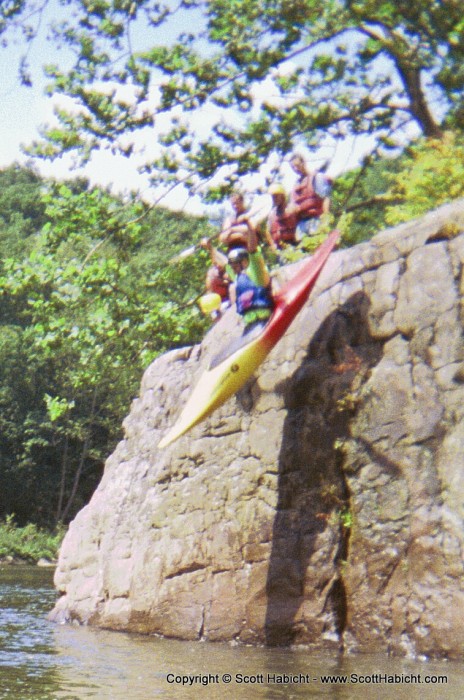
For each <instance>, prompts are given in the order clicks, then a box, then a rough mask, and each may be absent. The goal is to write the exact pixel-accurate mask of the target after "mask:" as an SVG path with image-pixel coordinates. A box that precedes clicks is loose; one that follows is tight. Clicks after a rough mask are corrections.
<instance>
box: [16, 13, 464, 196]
mask: <svg viewBox="0 0 464 700" xmlns="http://www.w3.org/2000/svg"><path fill="white" fill-rule="evenodd" d="M50 2H51V0H48V2H47V0H42V3H40V7H46V6H47V5H48V4H49V3H50ZM34 4H35V3H34V2H33V0H22V1H21V0H16V1H14V0H11V2H10V3H8V4H7V6H8V7H9V8H10V9H9V11H7V12H6V13H5V11H3V15H4V25H3V27H4V34H5V36H7V33H8V31H11V29H12V27H13V22H14V24H15V26H18V25H19V23H20V22H21V20H22V21H23V22H26V19H25V18H26V15H27V13H29V15H30V14H31V7H33V6H34ZM66 7H67V8H72V10H73V11H74V14H72V13H71V12H70V11H69V10H68V13H67V14H66V16H65V17H64V19H63V20H62V21H61V22H60V23H57V24H55V27H54V37H55V39H56V41H60V42H61V43H62V44H63V45H66V46H67V47H68V48H69V49H70V50H71V51H72V52H73V54H74V56H75V59H74V61H73V64H72V67H71V68H70V69H64V68H63V67H59V66H56V65H55V66H48V68H47V74H48V76H49V77H50V78H51V80H52V84H51V85H52V86H51V88H50V90H51V91H54V92H56V93H62V94H64V95H67V96H70V97H71V98H72V99H73V101H74V109H71V110H69V109H68V110H67V109H64V108H60V110H59V112H58V115H57V116H58V124H57V125H56V126H53V127H51V128H49V129H47V130H46V131H45V132H44V138H45V141H44V142H42V143H41V144H36V146H35V149H34V151H35V153H37V154H40V155H41V156H43V157H54V156H56V155H58V154H61V153H63V152H73V153H74V154H79V156H80V158H81V159H82V160H83V161H85V160H87V159H88V158H90V157H91V154H92V152H93V151H94V150H95V149H98V148H103V147H108V148H111V149H114V150H119V152H121V153H124V154H125V155H131V154H132V152H133V146H134V140H136V139H134V138H133V136H135V133H136V132H138V131H141V130H143V131H145V135H146V138H150V137H151V138H153V136H152V133H151V132H152V130H153V127H155V129H156V128H157V125H158V122H159V121H161V117H162V115H163V113H165V114H168V115H170V117H171V122H170V126H169V128H167V127H166V128H165V130H164V132H163V133H162V132H160V131H158V132H156V133H157V136H158V138H159V141H160V148H161V152H160V154H159V155H158V157H155V158H153V159H152V160H151V161H149V162H147V163H145V164H144V167H145V169H146V171H148V172H150V173H151V176H152V178H153V181H154V182H157V183H163V184H166V183H176V182H183V183H184V184H185V185H186V186H187V188H189V190H190V191H196V190H197V188H201V187H203V188H206V189H205V190H204V192H205V196H206V194H207V195H208V196H210V197H213V198H217V197H220V196H223V194H224V184H225V186H226V187H227V186H229V185H230V182H232V181H234V179H235V178H237V177H240V176H241V175H243V174H246V173H248V172H254V171H257V170H258V169H259V168H260V166H261V164H262V163H263V162H264V161H265V160H266V159H267V158H268V157H269V156H270V155H271V154H273V153H277V154H285V153H287V152H288V151H290V150H291V149H292V148H293V147H294V146H295V145H297V144H298V143H301V142H304V143H305V144H307V145H309V146H310V147H316V146H317V145H318V144H320V143H321V141H323V140H324V139H327V138H331V139H335V140H337V139H341V138H345V137H346V136H347V135H348V134H354V135H356V134H373V135H375V136H376V138H377V139H382V140H383V141H384V142H385V144H387V145H392V137H393V136H394V135H395V134H398V135H400V136H401V138H400V141H403V142H404V139H405V138H406V137H407V136H408V135H411V133H412V132H411V129H410V127H411V125H412V126H413V127H414V132H413V133H414V134H416V135H417V134H423V135H425V136H432V137H440V136H441V133H442V122H443V119H444V118H445V119H446V120H447V123H448V125H454V126H457V127H459V128H462V125H463V124H464V97H463V95H464V91H463V87H464V69H463V57H464V21H463V19H462V3H461V1H460V0H443V1H442V2H436V1H435V0H422V2H420V3H411V2H410V1H408V2H406V1H403V0H398V1H396V2H391V1H390V0H328V1H327V2H324V3H321V2H319V0H233V1H231V2H228V3H224V2H223V0H211V1H208V2H205V1H204V0H181V2H180V3H179V4H176V6H175V7H176V9H173V6H172V5H171V3H166V4H165V5H162V4H160V3H159V2H155V1H154V0H118V2H113V1H110V0H69V1H68V2H67V3H66ZM186 15H188V16H189V18H190V21H189V19H187V20H186V19H185V16H186ZM175 23H180V24H181V25H182V26H183V27H185V31H183V32H182V34H181V36H180V37H179V38H178V40H177V41H173V42H168V43H169V45H168V43H167V42H166V39H165V38H164V37H165V36H166V35H168V36H172V25H173V24H175ZM26 32H27V33H28V35H33V33H34V30H33V28H31V22H29V26H28V28H27V29H26ZM157 32H158V34H157ZM147 36H149V37H151V36H153V40H152V41H151V40H150V41H146V40H145V37H147ZM142 37H143V39H142ZM284 65H285V71H283V70H282V68H283V66H284ZM22 67H23V69H24V64H23V66H22ZM23 72H24V70H23ZM122 86H124V89H122ZM263 92H264V96H263ZM270 92H271V93H272V94H270ZM260 95H261V96H260ZM437 105H438V106H437ZM197 113H198V114H200V115H205V119H204V120H203V124H204V122H205V120H206V122H208V123H209V128H208V133H207V134H206V135H205V133H204V129H203V133H202V129H201V128H198V124H197V125H195V123H194V122H195V118H197V117H196V115H197ZM211 114H212V115H213V117H212V119H211V120H210V116H211ZM187 117H192V118H193V121H192V120H191V121H190V123H189V119H188V118H187ZM197 119H198V118H197ZM408 129H409V131H408ZM147 132H148V135H147ZM131 135H132V136H131ZM395 143H398V142H397V141H396V142H395ZM218 172H219V173H220V174H221V175H222V178H221V179H220V180H218V181H214V180H213V181H212V178H214V176H215V175H217V173H218Z"/></svg>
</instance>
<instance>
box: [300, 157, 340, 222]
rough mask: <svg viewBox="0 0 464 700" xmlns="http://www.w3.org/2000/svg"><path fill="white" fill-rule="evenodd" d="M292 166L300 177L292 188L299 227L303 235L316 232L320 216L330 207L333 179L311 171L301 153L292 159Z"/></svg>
mask: <svg viewBox="0 0 464 700" xmlns="http://www.w3.org/2000/svg"><path fill="white" fill-rule="evenodd" d="M290 167H291V168H292V170H293V171H294V172H295V173H296V174H297V176H298V179H297V181H296V183H295V185H294V187H293V189H292V193H291V202H292V205H293V207H294V208H295V211H296V213H297V215H298V229H299V231H300V232H301V234H302V235H310V234H312V233H314V232H315V231H316V229H317V227H318V225H319V221H320V217H321V216H322V215H323V214H325V213H327V212H328V211H329V209H330V192H331V190H332V181H331V180H330V178H328V177H327V176H326V175H324V173H322V172H311V171H310V170H308V168H307V165H306V162H305V160H304V158H303V156H301V155H300V154H299V153H294V154H293V155H292V157H291V159H290Z"/></svg>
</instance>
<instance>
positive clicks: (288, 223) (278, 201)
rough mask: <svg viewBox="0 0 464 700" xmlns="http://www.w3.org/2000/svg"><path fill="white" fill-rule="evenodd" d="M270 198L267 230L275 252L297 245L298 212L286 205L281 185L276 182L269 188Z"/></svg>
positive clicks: (285, 196)
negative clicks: (270, 208)
mask: <svg viewBox="0 0 464 700" xmlns="http://www.w3.org/2000/svg"><path fill="white" fill-rule="evenodd" d="M268 193H269V194H270V195H271V197H272V210H271V213H270V214H269V218H268V221H267V230H268V231H269V235H270V238H271V240H272V248H273V250H275V251H277V250H279V249H282V248H284V247H285V246H287V245H297V243H298V240H297V235H296V227H297V224H298V212H297V210H296V208H295V207H292V206H291V205H289V204H288V201H287V193H286V192H285V189H284V187H283V185H281V184H280V183H278V182H276V183H274V184H272V185H271V186H270V187H269V190H268Z"/></svg>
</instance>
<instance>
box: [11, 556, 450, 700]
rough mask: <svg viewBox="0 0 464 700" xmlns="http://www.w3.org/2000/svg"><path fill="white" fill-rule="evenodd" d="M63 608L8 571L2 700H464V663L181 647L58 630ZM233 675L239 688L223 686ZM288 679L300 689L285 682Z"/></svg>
mask: <svg viewBox="0 0 464 700" xmlns="http://www.w3.org/2000/svg"><path fill="white" fill-rule="evenodd" d="M54 599H55V592H54V591H53V588H52V573H51V572H50V571H44V570H40V569H36V568H30V569H29V568H27V567H25V568H21V569H19V568H14V569H12V568H9V569H1V568H0V698H2V700H3V699H5V700H6V699H7V698H8V700H10V699H13V698H15V699H16V698H18V699H19V700H29V699H30V700H87V698H98V700H151V699H156V698H160V699H161V700H171V699H173V700H177V699H178V698H182V699H184V698H185V700H191V699H192V700H193V699H195V700H197V699H198V698H200V697H201V698H202V699H203V698H205V699H206V700H229V699H230V700H241V699H242V698H243V699H244V700H245V699H246V700H261V699H265V700H294V699H295V700H299V699H300V698H325V699H327V698H330V699H334V700H358V698H363V699H364V698H367V700H374V699H375V700H378V699H379V700H383V699H384V698H392V697H394V698H395V700H428V699H430V700H432V698H433V699H435V698H437V697H439V698H440V699H442V698H443V699H444V700H458V699H459V700H460V698H461V697H462V695H463V690H464V665H463V664H460V663H459V664H458V663H446V662H427V663H423V662H413V661H408V660H404V659H387V658H385V657H383V656H382V657H379V656H362V657H351V658H348V659H341V658H338V657H337V656H335V655H333V656H329V655H314V654H311V653H310V652H308V651H307V650H304V649H298V650H293V651H292V650H288V649H262V648H261V649H256V648H249V647H233V646H230V645H226V644H201V643H190V642H179V641H173V640H163V639H157V638H153V637H145V636H138V635H126V634H121V633H115V632H109V631H105V630H97V629H92V628H85V627H74V626H57V625H53V624H52V623H50V622H48V621H47V620H46V617H45V616H46V613H47V612H48V611H49V610H50V609H51V608H52V606H53V602H54ZM227 674H230V676H231V682H230V683H225V682H224V677H227ZM329 674H332V675H335V674H347V675H349V674H357V675H358V678H361V677H362V678H363V680H366V678H367V677H369V678H370V683H365V682H364V683H360V682H358V683H356V684H351V685H343V684H341V683H337V684H334V683H332V684H330V683H328V684H326V685H324V684H323V683H322V681H321V677H322V676H326V675H329ZM376 674H388V675H394V674H397V675H398V676H402V677H403V679H406V678H411V674H414V675H415V676H417V675H418V674H420V675H421V678H422V680H423V683H422V684H417V683H416V684H412V683H403V684H395V685H393V684H387V683H385V682H383V683H380V682H376ZM433 674H435V675H446V676H447V677H448V684H447V685H427V684H425V682H424V681H425V677H426V676H430V675H433ZM285 676H287V678H288V677H294V680H295V681H300V682H293V683H290V684H289V683H283V682H279V681H284V680H285ZM305 679H306V680H305ZM270 681H273V682H270ZM303 681H305V682H303ZM308 681H309V682H308Z"/></svg>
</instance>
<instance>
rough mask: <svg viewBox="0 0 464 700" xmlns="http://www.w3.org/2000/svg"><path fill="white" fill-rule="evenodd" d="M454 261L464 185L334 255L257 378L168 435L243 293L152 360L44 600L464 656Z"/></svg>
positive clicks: (210, 628)
mask: <svg viewBox="0 0 464 700" xmlns="http://www.w3.org/2000/svg"><path fill="white" fill-rule="evenodd" d="M463 262H464V200H462V201H458V202H455V203H453V204H450V205H447V206H444V207H441V208H440V209H438V210H437V211H434V212H431V213H430V214H429V215H427V216H425V217H424V218H423V219H421V220H418V221H413V222H410V223H408V224H404V225H401V226H399V227H397V228H395V229H390V230H388V231H385V232H383V233H381V234H380V235H377V236H376V237H375V238H374V239H373V240H372V241H369V242H367V243H364V244H361V245H359V246H357V247H355V248H352V249H349V250H341V251H338V252H336V253H334V254H333V255H332V257H331V259H330V261H329V263H328V265H327V267H326V269H325V270H324V272H323V274H322V276H321V278H320V280H319V282H318V284H317V287H316V289H315V291H314V293H313V294H312V295H311V298H310V301H309V302H308V304H307V305H306V306H305V308H304V309H303V311H302V312H301V314H300V315H299V316H298V318H297V319H296V321H295V322H294V324H293V325H292V326H291V328H290V330H289V331H288V332H287V334H286V336H285V337H284V339H283V340H282V341H281V342H280V343H279V345H278V346H277V347H276V348H275V349H274V350H273V352H272V353H271V355H270V356H269V358H268V359H267V360H266V362H265V363H264V364H263V365H262V367H261V368H260V370H259V371H258V372H257V374H256V376H255V378H254V379H253V380H252V381H251V382H249V383H248V384H247V386H246V387H245V388H244V389H243V390H242V391H241V392H240V394H239V395H238V396H237V397H234V398H233V399H231V400H230V401H228V402H227V404H225V405H224V407H223V408H221V409H219V410H217V411H216V412H215V413H214V414H213V416H212V417H211V418H210V419H208V420H207V421H205V422H204V423H203V424H201V425H199V426H197V427H196V428H195V429H194V430H193V431H192V432H191V433H190V434H188V435H187V436H185V437H183V438H181V439H180V440H179V441H178V442H176V443H175V444H174V445H172V446H171V447H170V448H168V449H167V450H165V451H162V452H160V451H158V450H157V448H156V445H157V443H158V441H159V439H160V437H161V436H162V435H163V433H164V432H165V431H166V430H167V428H168V427H169V426H170V425H171V424H172V422H173V421H174V419H175V418H176V416H177V414H178V412H179V410H180V407H181V406H182V405H183V403H184V402H185V399H186V397H187V396H188V394H189V392H190V390H191V388H192V385H193V384H194V383H195V382H196V380H197V379H198V376H199V374H200V373H201V371H202V368H203V367H204V365H205V364H206V363H207V361H208V359H209V358H210V357H211V355H212V354H213V353H214V352H216V351H217V349H218V347H219V346H220V345H222V344H224V343H227V342H228V339H229V338H231V337H233V336H234V335H236V334H237V332H238V320H237V317H236V315H235V312H234V311H230V312H228V314H227V315H226V317H225V318H224V319H223V320H222V321H221V322H220V323H219V324H218V325H217V326H216V327H214V328H213V329H212V330H211V332H210V333H209V334H208V336H207V337H206V339H205V341H204V343H203V344H202V345H201V346H198V347H194V348H189V349H184V350H178V351H174V352H171V353H170V354H168V355H165V356H163V357H161V358H159V359H158V360H157V361H156V362H154V363H153V365H152V366H151V367H149V368H148V370H147V371H146V373H145V376H144V377H143V381H142V387H141V393H140V397H139V398H138V399H136V400H135V401H134V403H133V405H132V408H131V412H130V415H129V417H128V418H127V419H126V421H125V423H124V429H125V438H124V440H123V441H122V442H121V443H120V444H119V445H118V447H117V449H116V450H115V452H114V454H113V455H111V457H110V458H109V459H108V462H107V465H106V469H105V473H104V476H103V479H102V482H101V484H100V486H99V487H98V489H97V491H96V493H95V494H94V496H93V498H92V500H91V502H90V504H89V505H88V506H87V507H86V508H84V509H83V510H82V511H81V512H80V513H79V515H78V516H77V518H76V519H75V520H74V522H73V523H72V524H71V526H70V529H69V532H68V534H67V536H66V538H65V541H64V544H63V547H62V550H61V556H60V560H59V565H58V568H57V572H56V585H57V587H58V589H59V590H60V592H61V593H62V596H61V598H60V599H59V601H58V604H57V606H56V608H55V610H54V611H53V613H52V617H53V619H55V620H78V621H80V622H83V623H89V624H93V625H99V626H102V627H108V628H113V629H120V630H133V631H140V632H145V633H159V634H161V635H166V636H170V637H178V638H183V639H206V640H233V639H234V640H240V641H243V642H248V643H267V644H286V643H303V644H307V645H308V646H310V647H312V648H316V649H322V648H339V647H342V648H343V649H345V650H348V651H361V652H379V651H389V652H392V653H397V654H410V655H416V654H423V655H429V656H448V657H457V656H461V657H462V655H463V653H464V577H463V573H464V563H463V546H464V527H463V519H464V503H463V496H462V494H463V492H464V468H463V467H464V456H463V455H464V420H463V414H464V345H463V338H462V327H463V317H464V314H463V309H462V307H461V295H462V292H463V287H464V274H463ZM281 274H291V270H290V271H288V270H287V269H286V270H283V271H282V273H281Z"/></svg>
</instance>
